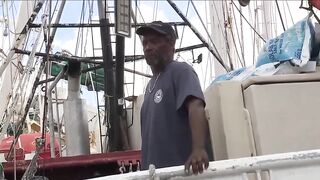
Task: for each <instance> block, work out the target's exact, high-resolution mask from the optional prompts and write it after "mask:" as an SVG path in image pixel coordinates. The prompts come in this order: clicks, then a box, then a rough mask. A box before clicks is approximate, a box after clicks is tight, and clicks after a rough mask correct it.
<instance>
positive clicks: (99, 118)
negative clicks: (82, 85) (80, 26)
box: [89, 0, 104, 153]
mask: <svg viewBox="0 0 320 180" xmlns="http://www.w3.org/2000/svg"><path fill="white" fill-rule="evenodd" d="M93 3H94V0H92V3H91V8H90V9H91V10H93ZM89 6H90V5H89ZM92 14H93V12H91V13H89V20H90V22H91V21H92ZM90 30H91V43H92V56H93V57H95V46H94V37H93V27H90ZM93 66H94V67H95V66H96V65H95V64H93ZM94 78H95V81H94V82H92V88H93V89H94V90H95V92H96V99H97V110H98V122H99V134H100V136H99V140H100V152H101V153H102V152H104V151H103V142H102V138H101V137H102V128H101V116H100V104H99V102H100V101H99V93H98V90H97V89H98V88H99V86H98V81H97V69H96V68H95V69H94ZM93 83H94V84H95V86H96V88H94V84H93Z"/></svg>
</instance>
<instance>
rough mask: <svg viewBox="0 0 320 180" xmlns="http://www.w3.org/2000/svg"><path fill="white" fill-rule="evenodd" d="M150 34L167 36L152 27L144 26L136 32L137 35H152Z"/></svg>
mask: <svg viewBox="0 0 320 180" xmlns="http://www.w3.org/2000/svg"><path fill="white" fill-rule="evenodd" d="M150 32H155V33H158V34H163V35H166V34H167V33H166V32H164V31H162V30H160V29H157V28H155V27H151V26H142V27H139V28H138V29H137V31H136V33H137V34H138V35H142V36H143V35H145V34H146V33H150Z"/></svg>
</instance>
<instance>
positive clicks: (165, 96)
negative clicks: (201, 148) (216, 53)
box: [141, 61, 204, 169]
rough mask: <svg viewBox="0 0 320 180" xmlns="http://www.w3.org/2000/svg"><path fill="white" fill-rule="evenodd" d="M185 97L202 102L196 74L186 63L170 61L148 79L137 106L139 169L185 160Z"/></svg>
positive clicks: (187, 151) (187, 143)
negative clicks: (138, 110) (139, 103)
mask: <svg viewBox="0 0 320 180" xmlns="http://www.w3.org/2000/svg"><path fill="white" fill-rule="evenodd" d="M156 79H157V80H156ZM149 86H150V87H149ZM149 90H152V91H151V92H149ZM188 96H194V97H197V98H199V99H201V100H203V101H204V96H203V93H202V90H201V87H200V83H199V79H198V76H197V74H196V73H195V71H194V70H193V68H192V67H191V66H189V65H188V64H186V63H182V62H177V61H172V62H171V63H170V64H168V65H167V66H166V68H165V70H164V71H163V72H161V74H160V75H159V77H158V78H157V76H154V77H153V78H152V79H151V80H150V81H149V84H148V86H147V89H146V92H145V95H144V102H143V105H142V108H141V136H142V148H141V149H142V156H141V160H142V162H141V165H142V169H148V167H149V164H154V165H155V166H156V168H162V167H168V166H176V165H183V164H184V163H185V161H187V159H188V157H189V155H190V154H191V148H192V137H191V129H190V126H189V119H188V112H187V109H186V107H185V106H184V101H185V100H186V98H187V97H188Z"/></svg>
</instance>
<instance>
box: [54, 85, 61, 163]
mask: <svg viewBox="0 0 320 180" xmlns="http://www.w3.org/2000/svg"><path fill="white" fill-rule="evenodd" d="M54 88H55V91H56V93H55V98H56V101H55V103H56V114H57V123H58V140H59V155H60V157H61V156H62V151H61V130H60V117H59V103H58V89H57V86H55V87H54Z"/></svg>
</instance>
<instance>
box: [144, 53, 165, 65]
mask: <svg viewBox="0 0 320 180" xmlns="http://www.w3.org/2000/svg"><path fill="white" fill-rule="evenodd" d="M164 60H165V58H164V57H163V56H154V57H151V58H146V61H147V64H148V65H149V66H152V67H156V66H161V65H162V64H163V63H164Z"/></svg>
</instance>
